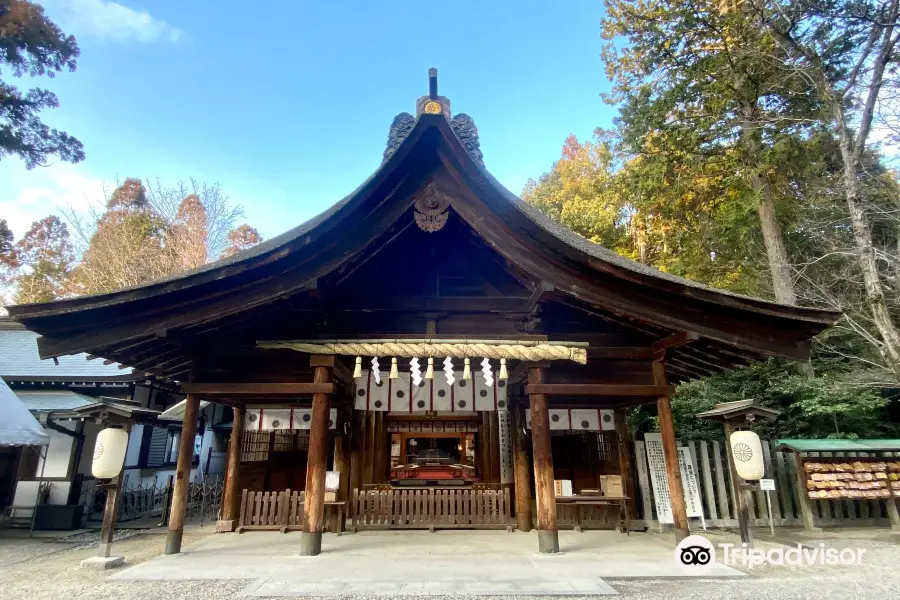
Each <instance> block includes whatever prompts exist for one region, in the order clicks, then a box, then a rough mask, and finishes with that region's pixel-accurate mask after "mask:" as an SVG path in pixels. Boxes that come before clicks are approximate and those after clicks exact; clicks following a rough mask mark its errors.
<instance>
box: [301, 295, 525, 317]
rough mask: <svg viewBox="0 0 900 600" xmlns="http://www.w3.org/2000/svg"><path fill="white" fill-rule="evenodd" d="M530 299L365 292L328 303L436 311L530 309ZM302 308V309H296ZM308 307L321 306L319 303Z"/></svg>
mask: <svg viewBox="0 0 900 600" xmlns="http://www.w3.org/2000/svg"><path fill="white" fill-rule="evenodd" d="M528 302H529V299H528V298H525V297H517V296H458V297H456V296H452V297H451V296H421V297H416V296H372V295H370V296H365V297H360V298H353V299H352V301H350V300H344V301H343V302H337V301H336V302H335V304H334V305H333V306H329V309H331V310H338V311H343V312H354V311H366V312H369V311H375V310H378V311H400V312H415V311H432V312H434V311H438V312H493V313H522V314H527V313H528V312H529V305H528ZM295 310H302V309H295ZM310 310H321V308H320V307H315V308H310Z"/></svg>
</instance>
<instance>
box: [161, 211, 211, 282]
mask: <svg viewBox="0 0 900 600" xmlns="http://www.w3.org/2000/svg"><path fill="white" fill-rule="evenodd" d="M208 236H209V232H208V227H207V219H206V208H205V207H204V206H203V203H202V202H201V201H200V198H199V197H198V196H197V195H196V194H190V195H188V196H186V197H185V198H184V200H182V201H181V203H180V204H179V205H178V212H177V213H176V215H175V221H174V222H173V223H172V224H171V226H170V227H169V231H168V234H167V235H166V249H167V250H168V254H169V259H170V260H171V261H172V263H173V265H172V266H173V268H174V269H176V270H178V271H187V270H190V269H195V268H197V267H199V266H201V265H204V264H206V261H207V254H208V251H207V247H206V244H207V238H208Z"/></svg>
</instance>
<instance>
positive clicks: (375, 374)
mask: <svg viewBox="0 0 900 600" xmlns="http://www.w3.org/2000/svg"><path fill="white" fill-rule="evenodd" d="M372 379H374V380H375V383H376V384H379V383H381V368H380V367H379V366H378V357H377V356H373V357H372Z"/></svg>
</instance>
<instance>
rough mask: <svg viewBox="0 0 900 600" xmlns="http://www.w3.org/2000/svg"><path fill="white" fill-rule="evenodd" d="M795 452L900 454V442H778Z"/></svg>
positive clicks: (826, 440) (828, 440)
mask: <svg viewBox="0 0 900 600" xmlns="http://www.w3.org/2000/svg"><path fill="white" fill-rule="evenodd" d="M778 445H779V446H781V447H784V448H787V449H789V450H794V451H795V452H900V440H832V439H819V440H778Z"/></svg>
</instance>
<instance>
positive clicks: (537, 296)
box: [525, 281, 556, 313]
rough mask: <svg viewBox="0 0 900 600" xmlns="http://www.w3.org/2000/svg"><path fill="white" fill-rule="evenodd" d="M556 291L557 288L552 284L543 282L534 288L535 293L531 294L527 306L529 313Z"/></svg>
mask: <svg viewBox="0 0 900 600" xmlns="http://www.w3.org/2000/svg"><path fill="white" fill-rule="evenodd" d="M554 291H556V287H555V286H554V285H553V284H552V283H548V282H546V281H541V282H539V283H538V284H537V286H536V287H535V288H534V291H533V292H531V295H530V296H528V300H527V301H526V303H525V305H526V307H527V308H528V312H529V313H530V312H531V311H533V310H534V309H535V307H536V306H537V305H538V304H539V303H540V302H541V300H543V299H544V298H545V297H546V296H548V295H549V294H552V293H553V292H554Z"/></svg>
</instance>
